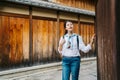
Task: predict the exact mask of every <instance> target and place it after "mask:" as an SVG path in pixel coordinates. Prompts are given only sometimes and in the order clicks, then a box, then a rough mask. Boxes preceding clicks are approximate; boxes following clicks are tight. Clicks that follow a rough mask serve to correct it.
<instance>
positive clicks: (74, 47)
mask: <svg viewBox="0 0 120 80" xmlns="http://www.w3.org/2000/svg"><path fill="white" fill-rule="evenodd" d="M77 36H78V35H77V34H75V33H73V34H72V35H71V36H69V35H68V34H66V35H64V39H65V41H66V42H65V43H64V44H63V48H62V51H60V50H59V49H58V51H59V53H61V54H62V56H68V57H74V56H80V53H79V50H81V51H83V52H84V53H87V52H88V51H89V50H91V46H90V44H88V45H87V46H85V44H84V42H83V40H82V37H81V36H78V39H79V50H78V42H77ZM62 39H63V36H62V37H61V38H60V41H59V43H61V41H62Z"/></svg>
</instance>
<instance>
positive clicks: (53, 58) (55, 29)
mask: <svg viewBox="0 0 120 80" xmlns="http://www.w3.org/2000/svg"><path fill="white" fill-rule="evenodd" d="M53 26H54V28H53V33H54V35H53V42H54V44H53V56H52V60H56V58H57V57H56V54H58V53H57V47H58V46H57V44H58V39H57V36H58V32H57V29H58V28H57V27H58V23H57V21H54V22H53Z"/></svg>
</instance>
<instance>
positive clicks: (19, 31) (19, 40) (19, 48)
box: [15, 18, 24, 63]
mask: <svg viewBox="0 0 120 80" xmlns="http://www.w3.org/2000/svg"><path fill="white" fill-rule="evenodd" d="M22 21H23V19H22V18H17V24H16V56H15V57H16V61H17V63H21V61H22V56H23V47H22V46H23V45H22V44H23V43H22V40H23V36H22V35H23V34H22V32H23V25H22V24H21V23H24V22H22Z"/></svg>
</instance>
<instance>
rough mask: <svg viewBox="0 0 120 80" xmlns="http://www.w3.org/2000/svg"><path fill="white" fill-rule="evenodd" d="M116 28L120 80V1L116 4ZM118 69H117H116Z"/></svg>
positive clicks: (119, 76)
mask: <svg viewBox="0 0 120 80" xmlns="http://www.w3.org/2000/svg"><path fill="white" fill-rule="evenodd" d="M113 1H114V0H113ZM115 4H116V5H115V12H116V13H115V14H116V16H115V23H116V25H115V27H116V32H115V33H116V49H117V51H116V53H117V55H116V56H117V58H115V59H117V80H120V0H116V3H115ZM115 68H116V67H115Z"/></svg>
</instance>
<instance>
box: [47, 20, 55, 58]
mask: <svg viewBox="0 0 120 80" xmlns="http://www.w3.org/2000/svg"><path fill="white" fill-rule="evenodd" d="M48 24H49V26H48V37H49V38H48V39H49V40H48V44H49V52H48V54H49V56H48V57H49V60H51V57H52V53H53V44H54V42H53V34H54V33H53V29H54V28H53V21H49V22H48Z"/></svg>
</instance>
